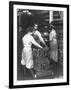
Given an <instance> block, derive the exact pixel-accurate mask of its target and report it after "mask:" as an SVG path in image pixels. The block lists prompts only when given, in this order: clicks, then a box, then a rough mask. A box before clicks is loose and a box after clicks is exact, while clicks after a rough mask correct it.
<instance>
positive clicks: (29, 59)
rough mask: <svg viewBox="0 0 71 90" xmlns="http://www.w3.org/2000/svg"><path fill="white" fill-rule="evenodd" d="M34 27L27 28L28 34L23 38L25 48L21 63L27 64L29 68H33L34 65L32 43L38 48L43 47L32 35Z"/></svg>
mask: <svg viewBox="0 0 71 90" xmlns="http://www.w3.org/2000/svg"><path fill="white" fill-rule="evenodd" d="M32 30H33V29H32V28H28V29H27V34H25V35H24V37H23V38H22V41H23V50H22V60H21V64H22V65H24V66H26V68H27V69H32V68H33V66H34V62H33V55H32V44H34V45H35V46H37V47H38V48H42V46H40V45H39V44H38V43H37V42H36V41H35V39H34V38H33V36H32Z"/></svg>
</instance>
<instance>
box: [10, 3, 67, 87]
mask: <svg viewBox="0 0 71 90" xmlns="http://www.w3.org/2000/svg"><path fill="white" fill-rule="evenodd" d="M11 3H12V2H11ZM11 5H12V6H13V8H10V9H11V11H10V12H11V14H12V12H13V17H12V18H11V20H12V19H13V21H12V23H13V25H12V23H11V25H12V26H13V27H12V29H10V30H13V31H12V32H13V36H12V37H13V58H12V59H13V61H10V62H12V64H13V65H11V66H12V67H11V68H12V69H13V77H12V79H13V83H12V81H10V82H11V84H13V85H14V86H20V85H24V86H26V85H40V84H41V85H42V86H44V84H47V86H48V85H51V84H55V83H56V84H59V83H62V84H63V83H65V84H67V83H68V78H67V77H68V76H67V72H68V71H67V70H68V68H67V65H68V60H67V28H68V26H67V22H68V20H67V12H68V11H67V7H68V5H67V6H65V5H64V6H62V7H61V6H60V5H58V6H57V5H56V6H55V5H53V4H52V5H50V4H46V5H44V4H43V5H41V4H31V3H30V4H27V3H26V4H24V3H23V4H21V3H20V4H19V3H12V4H11ZM11 14H10V15H11ZM10 35H11V34H10ZM11 44H12V43H11ZM12 69H10V70H12ZM10 77H11V76H10ZM10 80H11V79H10Z"/></svg>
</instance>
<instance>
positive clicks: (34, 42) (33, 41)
mask: <svg viewBox="0 0 71 90" xmlns="http://www.w3.org/2000/svg"><path fill="white" fill-rule="evenodd" d="M31 42H32V44H34V45H35V46H37V47H39V48H43V47H42V46H41V45H40V44H38V43H37V42H36V41H35V39H34V38H33V37H31Z"/></svg>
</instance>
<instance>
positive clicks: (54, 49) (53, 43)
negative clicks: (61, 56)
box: [49, 25, 58, 62]
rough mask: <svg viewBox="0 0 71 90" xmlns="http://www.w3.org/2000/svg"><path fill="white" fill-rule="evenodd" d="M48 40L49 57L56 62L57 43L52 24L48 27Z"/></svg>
mask: <svg viewBox="0 0 71 90" xmlns="http://www.w3.org/2000/svg"><path fill="white" fill-rule="evenodd" d="M49 32H50V33H49V41H50V59H52V60H53V61H55V62H57V61H58V45H57V34H56V31H55V29H54V27H53V26H52V25H50V29H49Z"/></svg>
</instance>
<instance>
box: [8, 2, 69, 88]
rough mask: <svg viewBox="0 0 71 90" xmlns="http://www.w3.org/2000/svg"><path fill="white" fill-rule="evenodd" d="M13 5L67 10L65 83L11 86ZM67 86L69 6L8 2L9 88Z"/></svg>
mask: <svg viewBox="0 0 71 90" xmlns="http://www.w3.org/2000/svg"><path fill="white" fill-rule="evenodd" d="M14 5H33V6H48V7H62V8H67V82H61V83H49V84H46V83H43V84H34V85H32V84H31V85H14V84H13V6H14ZM59 85H69V5H66V4H50V3H32V2H16V1H10V2H9V88H26V87H27V88H28V87H43V86H59Z"/></svg>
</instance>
